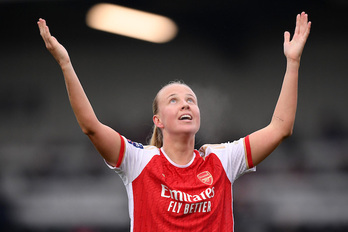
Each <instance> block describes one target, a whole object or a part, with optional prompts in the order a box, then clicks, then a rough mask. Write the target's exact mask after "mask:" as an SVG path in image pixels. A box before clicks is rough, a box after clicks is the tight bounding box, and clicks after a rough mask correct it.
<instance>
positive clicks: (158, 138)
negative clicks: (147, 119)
mask: <svg viewBox="0 0 348 232" xmlns="http://www.w3.org/2000/svg"><path fill="white" fill-rule="evenodd" d="M150 145H152V146H155V147H158V148H161V147H162V146H163V135H162V131H161V129H160V128H158V127H157V126H156V125H154V126H153V133H152V136H151V140H150Z"/></svg>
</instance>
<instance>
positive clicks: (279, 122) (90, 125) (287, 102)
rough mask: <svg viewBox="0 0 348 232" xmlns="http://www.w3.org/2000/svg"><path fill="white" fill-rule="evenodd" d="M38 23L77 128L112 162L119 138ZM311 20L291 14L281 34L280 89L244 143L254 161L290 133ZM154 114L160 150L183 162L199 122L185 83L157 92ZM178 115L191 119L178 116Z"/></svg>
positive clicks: (66, 58)
mask: <svg viewBox="0 0 348 232" xmlns="http://www.w3.org/2000/svg"><path fill="white" fill-rule="evenodd" d="M38 27H39V29H40V34H41V36H42V38H43V40H44V42H45V45H46V48H47V49H48V50H49V52H50V53H51V54H52V56H53V57H54V58H55V59H56V61H57V62H58V64H59V66H60V67H61V69H62V72H63V75H64V79H65V83H66V88H67V92H68V96H69V100H70V104H71V107H72V109H73V111H74V114H75V116H76V119H77V121H78V123H79V125H80V127H81V130H82V131H83V132H84V133H85V134H86V135H87V136H88V137H89V138H90V140H91V141H92V143H93V144H94V146H95V147H96V149H97V150H98V151H99V153H100V154H101V155H102V156H103V158H104V159H105V160H106V161H107V162H108V163H109V164H111V165H113V166H116V164H117V161H118V157H119V151H120V146H121V139H120V136H119V134H118V133H117V132H116V131H115V130H114V129H112V128H110V127H108V126H106V125H104V124H102V123H101V122H100V121H99V120H98V118H97V117H96V115H95V113H94V111H93V108H92V106H91V104H90V102H89V100H88V98H87V96H86V94H85V92H84V90H83V88H82V86H81V84H80V81H79V79H78V77H77V75H76V73H75V71H74V69H73V66H72V64H71V61H70V58H69V55H68V52H67V51H66V49H65V48H64V47H63V46H62V45H61V44H60V43H59V42H58V41H57V40H56V38H54V37H53V36H52V35H51V34H50V31H49V28H48V27H47V25H46V22H45V20H43V19H39V21H38ZM310 28H311V22H308V15H307V14H306V13H304V12H302V13H301V14H298V15H297V18H296V28H295V32H294V35H293V37H292V39H291V40H290V33H289V32H285V33H284V55H285V57H286V60H287V66H286V72H285V76H284V79H283V85H282V88H281V92H280V95H279V98H278V101H277V104H276V107H275V110H274V113H273V117H272V119H271V122H270V124H269V125H267V126H266V127H264V128H262V129H261V130H258V131H256V132H254V133H252V134H250V136H249V139H250V146H251V153H252V160H253V163H254V165H257V164H259V163H260V162H261V161H263V160H264V159H265V158H266V157H267V156H268V155H269V154H271V152H272V151H273V150H274V149H275V148H276V147H277V146H278V145H279V144H280V143H281V142H282V141H283V140H284V139H285V138H287V137H289V136H290V135H291V134H292V131H293V126H294V121H295V114H296V108H297V91H298V71H299V67H300V60H301V55H302V51H303V48H304V46H305V43H306V41H307V38H308V36H309V33H310ZM158 97H159V98H158V99H159V112H158V114H157V115H154V116H153V122H154V124H155V125H156V126H157V127H159V128H161V130H162V132H163V149H164V151H165V152H166V154H167V155H168V156H169V157H170V158H171V159H172V160H173V161H174V162H176V163H177V164H187V163H188V162H189V161H190V160H192V157H193V150H194V143H195V142H194V140H195V134H196V133H197V131H198V130H199V126H200V113H199V108H198V105H197V98H196V96H195V94H194V92H193V91H192V90H191V89H190V88H189V87H187V86H186V85H180V84H173V85H169V86H166V87H165V88H163V89H162V90H161V91H160V92H159V96H158ZM183 114H189V115H191V116H192V120H184V121H183V120H179V118H180V116H181V115H183Z"/></svg>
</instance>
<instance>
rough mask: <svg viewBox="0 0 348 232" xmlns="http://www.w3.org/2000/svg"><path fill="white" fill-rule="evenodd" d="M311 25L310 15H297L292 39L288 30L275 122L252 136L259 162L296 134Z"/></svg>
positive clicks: (253, 156)
mask: <svg viewBox="0 0 348 232" xmlns="http://www.w3.org/2000/svg"><path fill="white" fill-rule="evenodd" d="M310 28H311V22H308V15H307V14H306V13H304V12H302V13H301V14H298V15H297V18H296V28H295V32H294V35H293V38H292V40H290V33H289V32H287V31H286V32H285V33H284V55H285V56H286V60H287V66H286V72H285V76H284V80H283V85H282V88H281V91H280V95H279V98H278V102H277V105H276V107H275V110H274V113H273V117H272V120H271V123H270V124H269V125H268V126H267V127H265V128H263V129H261V130H258V131H256V132H254V133H252V134H251V135H250V136H249V140H250V147H251V154H252V161H253V164H254V165H257V164H259V163H260V162H261V161H262V160H264V159H265V158H266V157H267V156H268V155H269V154H271V152H272V151H273V150H274V149H275V148H276V147H277V146H278V145H279V144H280V143H281V142H282V141H283V140H284V139H285V138H287V137H288V136H290V135H291V134H292V131H293V126H294V122H295V114H296V108H297V91H298V72H299V67H300V60H301V55H302V51H303V48H304V46H305V44H306V41H307V38H308V36H309V32H310Z"/></svg>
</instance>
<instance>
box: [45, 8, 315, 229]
mask: <svg viewBox="0 0 348 232" xmlns="http://www.w3.org/2000/svg"><path fill="white" fill-rule="evenodd" d="M38 26H39V29H40V34H41V36H42V38H43V40H44V42H45V44H46V47H47V49H48V50H49V51H50V53H51V54H52V55H53V57H54V58H55V59H56V61H57V62H58V64H59V65H60V67H61V69H62V71H63V74H64V78H65V83H66V88H67V91H68V95H69V100H70V104H71V106H72V109H73V111H74V113H75V116H76V118H77V121H78V123H79V125H80V127H81V129H82V131H83V132H84V133H85V134H86V135H87V136H88V137H89V138H90V140H91V141H92V143H93V144H94V146H95V147H96V149H97V150H98V151H99V153H100V154H101V155H102V157H103V158H104V160H105V161H106V163H107V165H108V166H109V167H110V168H111V169H114V170H115V171H116V172H117V173H118V174H119V175H120V177H121V178H122V180H123V182H124V184H125V186H126V189H127V193H128V198H129V215H130V218H131V231H141V232H144V231H152V232H153V231H217V232H222V231H233V228H234V223H233V206H232V184H233V182H234V181H235V180H236V179H237V178H238V177H239V176H241V175H243V174H245V173H247V172H250V171H255V166H256V165H258V164H259V163H260V162H262V161H263V160H264V159H265V158H266V157H267V156H268V155H269V154H270V153H271V152H272V151H273V150H274V149H275V148H276V147H277V146H278V145H279V144H280V143H281V142H282V141H283V140H284V139H285V138H287V137H288V136H290V135H291V134H292V130H293V125H294V120H295V113H296V106H297V89H298V87H297V85H298V71H299V67H300V59H301V54H302V51H303V48H304V46H305V43H306V41H307V38H308V35H309V32H310V27H311V22H308V15H307V14H306V13H304V12H302V13H301V14H299V15H297V20H296V28H295V32H294V35H293V37H292V39H291V40H290V33H289V32H285V33H284V54H285V56H286V59H287V67H286V72H285V76H284V80H283V85H282V89H281V92H280V96H279V99H278V102H277V105H276V107H275V110H274V114H273V117H272V119H271V122H270V124H269V125H267V126H266V127H264V128H263V129H261V130H258V131H256V132H254V133H252V134H250V135H247V136H246V137H244V138H241V139H239V140H236V141H234V142H232V143H229V142H227V143H221V144H216V145H204V146H203V147H202V148H201V149H200V150H199V151H197V150H195V149H194V144H195V135H196V133H197V131H198V130H199V128H200V111H199V107H198V100H197V97H196V95H195V93H194V92H193V91H192V89H191V88H190V87H189V86H187V85H185V84H183V83H181V82H173V83H170V84H168V85H166V86H165V87H163V88H162V89H161V90H160V91H159V92H158V93H157V95H156V97H155V99H154V102H153V123H154V133H153V137H152V139H151V144H150V145H148V146H143V145H142V144H139V143H136V142H133V141H131V140H127V139H126V138H125V137H123V136H121V135H120V134H119V133H118V132H116V131H115V130H114V129H112V128H110V127H108V126H106V125H104V124H102V123H101V122H99V120H98V118H97V117H96V115H95V113H94V111H93V109H92V106H91V104H90V102H89V101H88V99H87V96H86V94H85V92H84V90H83V88H82V86H81V84H80V82H79V79H78V77H77V75H76V73H75V71H74V69H73V66H72V64H71V62H70V58H69V55H68V53H67V51H66V50H65V48H64V47H63V46H62V45H61V44H60V43H59V42H58V41H57V40H56V39H55V38H54V37H53V36H51V34H50V32H49V29H48V27H47V25H46V22H45V20H43V19H39V21H38Z"/></svg>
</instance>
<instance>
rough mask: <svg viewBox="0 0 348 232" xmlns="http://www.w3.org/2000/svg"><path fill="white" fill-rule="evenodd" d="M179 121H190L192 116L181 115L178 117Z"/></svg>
mask: <svg viewBox="0 0 348 232" xmlns="http://www.w3.org/2000/svg"><path fill="white" fill-rule="evenodd" d="M179 120H192V116H191V115H189V114H183V115H181V116H180V118H179Z"/></svg>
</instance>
